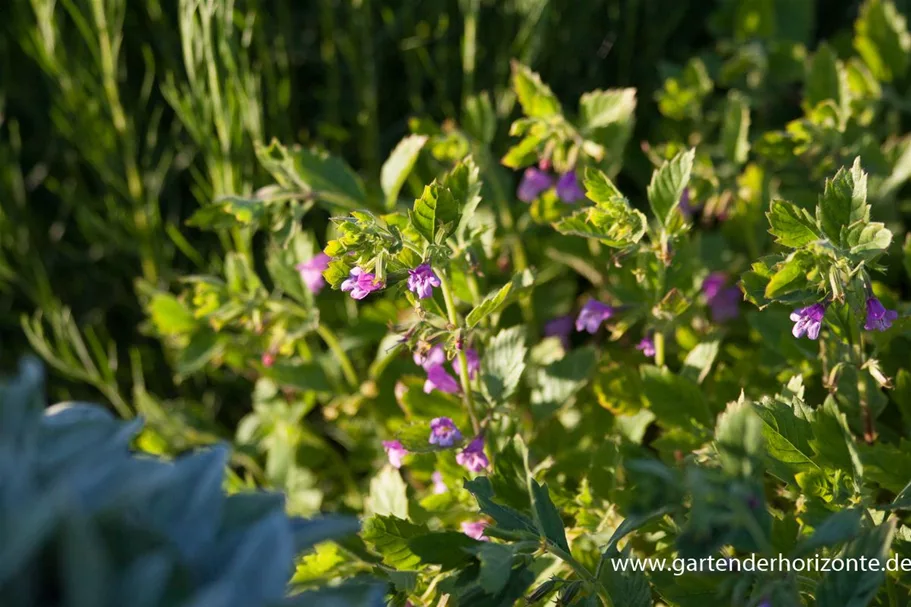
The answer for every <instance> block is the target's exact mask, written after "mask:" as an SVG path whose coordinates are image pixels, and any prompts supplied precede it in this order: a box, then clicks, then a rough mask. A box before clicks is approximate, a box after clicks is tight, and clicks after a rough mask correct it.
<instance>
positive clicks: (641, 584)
mask: <svg viewBox="0 0 911 607" xmlns="http://www.w3.org/2000/svg"><path fill="white" fill-rule="evenodd" d="M631 554H632V553H631V546H630V545H627V546H626V547H625V548H624V550H623V553H620V552H618V551H617V548H616V544H614V545H612V546H611V547H610V548H609V549H608V550H606V551H605V552H604V554H603V555H602V557H601V564H600V567H601V575H600V576H599V579H600V580H601V582H602V583H603V584H604V587H605V588H607V591H608V593H609V594H610V596H611V599H612V602H613V604H614V607H652V605H654V603H653V602H652V591H651V587H650V586H649V583H648V578H647V577H646V575H645V569H644V568H636V567H635V566H634V565H633V563H632V560H633V557H632V556H631ZM619 561H626V563H624V564H623V565H621V564H620V562H619ZM624 565H625V566H624Z"/></svg>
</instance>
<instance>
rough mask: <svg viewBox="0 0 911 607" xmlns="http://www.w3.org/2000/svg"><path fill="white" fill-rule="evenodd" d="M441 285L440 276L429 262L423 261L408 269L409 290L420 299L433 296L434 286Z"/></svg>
mask: <svg viewBox="0 0 911 607" xmlns="http://www.w3.org/2000/svg"><path fill="white" fill-rule="evenodd" d="M439 286H440V277H439V276H437V275H436V274H434V272H433V268H431V267H430V264H429V263H422V264H421V265H419V266H418V267H416V268H415V269H413V270H408V290H409V291H411V292H412V293H414V294H416V295H417V296H418V297H419V298H420V299H427V298H428V297H432V296H433V288H434V287H439Z"/></svg>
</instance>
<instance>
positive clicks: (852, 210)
mask: <svg viewBox="0 0 911 607" xmlns="http://www.w3.org/2000/svg"><path fill="white" fill-rule="evenodd" d="M816 212H817V221H819V224H820V225H821V226H822V230H823V232H824V233H825V234H826V236H828V237H829V238H830V239H831V240H832V242H834V243H837V244H844V243H842V227H843V226H850V225H851V224H853V223H854V222H857V221H869V220H870V206H869V205H868V204H867V174H866V173H864V171H863V169H862V168H861V166H860V158H857V159H856V160H855V161H854V165H853V166H852V167H851V169H850V170H846V169H844V168H841V169H839V170H838V172H837V173H836V174H835V177H833V178H832V179H827V180H826V189H825V192H824V193H823V195H822V196H821V197H820V198H819V206H818V207H817V211H816Z"/></svg>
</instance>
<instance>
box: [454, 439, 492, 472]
mask: <svg viewBox="0 0 911 607" xmlns="http://www.w3.org/2000/svg"><path fill="white" fill-rule="evenodd" d="M456 462H457V463H458V464H459V465H460V466H464V467H465V468H467V469H468V471H469V472H480V471H481V470H483V469H485V468H486V467H487V466H489V465H490V460H489V459H487V456H486V455H485V454H484V437H483V436H481V435H478V436H476V437H474V438H473V439H472V441H471V442H470V443H468V446H467V447H465V448H464V449H462V451H461V452H460V453H458V454H457V455H456Z"/></svg>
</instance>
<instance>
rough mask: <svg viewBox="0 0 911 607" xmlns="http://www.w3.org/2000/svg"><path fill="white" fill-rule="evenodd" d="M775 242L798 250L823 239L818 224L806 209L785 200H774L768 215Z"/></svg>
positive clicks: (770, 231)
mask: <svg viewBox="0 0 911 607" xmlns="http://www.w3.org/2000/svg"><path fill="white" fill-rule="evenodd" d="M766 217H768V218H769V225H771V226H772V229H770V230H769V233H771V234H772V235H773V236H775V242H777V243H778V244H780V245H784V246H786V247H791V248H792V249H797V248H800V247H803V246H805V245H808V244H810V243H811V242H814V241H816V240H819V239H820V238H821V236H820V234H819V231H818V230H819V228H818V227H817V226H816V222H815V221H814V220H813V218H812V217H811V216H810V214H809V213H807V212H806V211H805V210H804V209H801V208H799V207H797V206H795V205H793V204H791V203H790V202H785V201H784V200H773V201H772V204H771V206H770V208H769V212H768V213H766Z"/></svg>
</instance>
